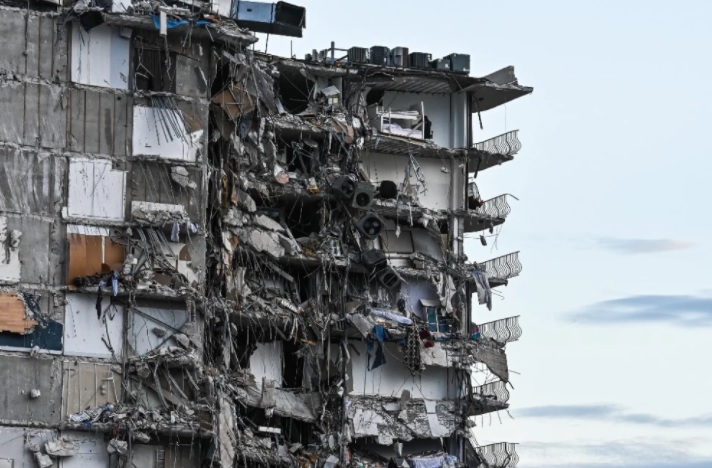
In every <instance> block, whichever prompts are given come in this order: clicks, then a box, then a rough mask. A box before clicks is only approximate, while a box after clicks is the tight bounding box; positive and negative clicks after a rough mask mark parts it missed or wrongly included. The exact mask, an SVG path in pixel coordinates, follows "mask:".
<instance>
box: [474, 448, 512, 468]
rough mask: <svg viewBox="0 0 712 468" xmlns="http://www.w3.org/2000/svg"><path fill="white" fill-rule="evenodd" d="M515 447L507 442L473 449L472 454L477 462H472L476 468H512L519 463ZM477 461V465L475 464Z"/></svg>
mask: <svg viewBox="0 0 712 468" xmlns="http://www.w3.org/2000/svg"><path fill="white" fill-rule="evenodd" d="M516 447H517V445H516V444H512V443H509V442H500V443H498V444H491V445H483V446H481V447H474V452H475V455H476V457H477V458H479V460H474V461H475V464H471V465H469V466H475V467H477V468H513V467H515V466H517V463H519V455H517V450H516ZM478 461H479V464H477V462H478Z"/></svg>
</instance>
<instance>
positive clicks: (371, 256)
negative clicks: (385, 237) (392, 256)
mask: <svg viewBox="0 0 712 468" xmlns="http://www.w3.org/2000/svg"><path fill="white" fill-rule="evenodd" d="M361 262H363V266H364V267H366V269H367V270H368V271H369V272H376V271H381V270H383V269H384V268H385V267H387V266H388V258H387V257H386V253H385V252H384V251H383V250H368V251H366V252H364V253H362V254H361Z"/></svg>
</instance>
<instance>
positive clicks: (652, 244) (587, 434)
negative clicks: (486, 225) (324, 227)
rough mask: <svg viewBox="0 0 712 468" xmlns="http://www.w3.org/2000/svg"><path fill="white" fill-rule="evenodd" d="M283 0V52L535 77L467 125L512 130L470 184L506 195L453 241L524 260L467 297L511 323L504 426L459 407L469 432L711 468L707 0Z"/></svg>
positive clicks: (590, 464)
mask: <svg viewBox="0 0 712 468" xmlns="http://www.w3.org/2000/svg"><path fill="white" fill-rule="evenodd" d="M295 3H298V4H301V5H304V6H306V7H307V30H306V31H305V37H304V38H303V39H295V40H294V52H295V54H297V55H298V56H299V57H303V54H304V53H306V52H309V51H310V50H311V49H313V48H316V49H322V48H326V47H327V46H328V45H329V43H330V41H332V40H334V41H336V44H337V47H343V48H348V47H350V46H354V45H358V46H364V47H369V46H371V45H377V44H379V45H388V46H408V47H410V50H412V51H413V50H418V51H429V52H432V53H433V56H442V55H446V54H448V53H451V52H461V53H469V54H471V56H472V69H473V72H472V74H473V75H477V76H482V75H486V74H488V73H491V72H493V71H495V70H498V69H500V68H502V67H504V66H507V65H514V66H515V68H516V72H517V75H518V77H519V81H520V83H522V84H525V85H529V86H533V87H534V88H535V90H534V94H533V95H531V96H527V97H525V98H523V99H520V100H518V101H514V102H512V103H510V104H509V105H507V106H506V109H505V108H500V109H495V110H493V111H489V112H486V113H485V114H483V120H484V126H485V129H484V131H480V130H479V129H477V133H476V134H477V138H478V139H486V138H488V137H491V136H494V135H497V134H499V133H502V132H504V131H506V130H512V129H520V138H521V140H522V143H523V148H522V150H521V151H520V153H519V155H518V156H517V157H516V159H515V160H514V161H513V162H510V163H507V164H505V165H503V166H501V167H498V168H493V169H490V170H487V171H484V172H483V173H481V174H480V176H479V178H478V185H479V188H480V192H481V193H482V195H483V196H484V197H486V198H488V197H490V196H496V195H499V194H501V193H512V194H514V195H516V196H517V197H518V198H519V200H520V201H514V200H511V201H510V202H511V203H512V208H513V211H512V214H511V215H510V217H509V219H508V221H507V222H506V223H505V225H504V226H503V228H502V230H501V233H500V235H499V238H498V240H497V247H498V248H497V249H496V250H493V249H492V244H493V242H490V246H488V247H482V246H481V245H480V244H479V241H476V240H472V241H470V242H469V243H468V246H467V253H468V255H469V256H470V258H472V259H475V260H486V259H489V258H492V257H495V256H498V255H502V254H505V253H508V252H510V251H514V250H521V256H520V258H521V260H522V263H523V265H524V270H523V272H522V275H521V276H520V277H519V278H516V279H514V280H512V281H511V282H510V285H509V286H508V287H506V288H503V289H502V290H501V292H502V294H503V298H502V299H499V298H496V299H495V301H494V307H493V310H492V311H491V312H489V311H487V310H486V309H485V308H482V307H479V308H478V309H477V314H478V315H477V321H479V322H487V321H490V320H494V319H498V318H503V317H507V316H510V315H521V323H522V327H523V329H524V336H523V337H522V339H521V340H520V341H519V342H517V343H513V344H511V345H510V346H509V349H508V353H509V359H510V367H511V368H512V370H514V371H516V372H517V374H514V375H513V378H512V380H513V384H514V387H515V389H514V390H513V391H512V392H511V393H512V398H511V400H510V403H511V410H510V413H511V416H512V417H513V418H514V419H512V418H510V417H509V416H508V415H507V414H506V413H500V414H499V415H490V416H485V417H484V418H481V419H478V420H477V423H478V425H479V426H480V427H478V428H477V430H476V435H477V439H478V441H479V442H480V443H482V444H486V443H492V442H497V441H510V442H519V443H520V444H521V445H520V446H519V450H518V451H519V453H520V457H521V462H520V464H519V466H521V467H523V468H543V467H567V468H608V467H630V468H633V467H636V468H643V467H646V468H677V467H686V468H689V467H694V468H698V467H699V468H701V467H712V402H711V401H710V395H712V377H710V363H709V359H710V357H712V340H711V339H710V336H711V334H712V283H711V282H710V279H712V273H710V271H709V269H710V267H711V266H712V247H711V244H710V237H712V220H710V218H709V214H708V213H710V212H711V211H712V210H710V207H709V204H710V202H711V201H712V180H710V179H711V178H712V151H711V150H712V143H711V138H710V137H709V136H708V135H709V133H710V132H709V129H708V126H709V125H710V123H711V122H712V91H711V89H712V88H711V87H710V86H709V84H708V83H709V81H710V78H711V77H712V60H710V56H711V55H710V49H712V27H710V18H712V2H705V1H682V2H669V1H668V2H662V1H638V0H635V1H633V0H629V1H626V2H621V1H613V0H598V1H595V2H594V1H588V2H583V1H576V2H573V1H564V0H560V1H541V0H536V1H534V0H531V1H498V2H493V1H489V2H483V1H461V2H457V1H446V0H442V1H439V2H425V1H409V2H405V1H378V2H377V1H372V0H364V1H360V2H333V1H332V2H326V1H322V0H302V1H296V0H295ZM264 46H265V43H264V39H263V40H261V41H260V43H259V46H258V47H260V48H262V50H264ZM289 47H290V45H289V39H286V38H275V37H270V39H269V52H272V53H277V54H284V55H288V54H289Z"/></svg>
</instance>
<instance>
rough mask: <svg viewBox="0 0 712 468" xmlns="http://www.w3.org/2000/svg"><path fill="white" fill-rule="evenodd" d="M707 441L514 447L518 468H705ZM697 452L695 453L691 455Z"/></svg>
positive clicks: (615, 442)
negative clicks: (518, 459)
mask: <svg viewBox="0 0 712 468" xmlns="http://www.w3.org/2000/svg"><path fill="white" fill-rule="evenodd" d="M708 444H709V440H706V441H703V442H702V444H695V443H694V442H693V441H687V440H657V441H655V442H653V441H645V440H641V439H630V440H616V441H606V442H598V443H595V442H594V443H591V442H580V443H576V442H570V443H566V442H558V441H557V442H538V441H530V442H526V441H523V442H522V443H521V444H519V445H518V448H517V452H518V454H519V457H520V460H521V463H520V464H519V466H521V467H522V468H559V467H561V468H564V467H565V468H614V467H615V468H708V467H710V466H712V464H711V462H712V458H710V457H709V456H704V455H702V453H700V451H699V450H700V449H701V450H702V452H706V453H709V450H708V449H707V446H708ZM695 452H697V453H695Z"/></svg>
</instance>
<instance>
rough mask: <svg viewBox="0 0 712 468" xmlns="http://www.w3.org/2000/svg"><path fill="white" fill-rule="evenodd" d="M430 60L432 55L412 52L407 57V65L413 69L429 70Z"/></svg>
mask: <svg viewBox="0 0 712 468" xmlns="http://www.w3.org/2000/svg"><path fill="white" fill-rule="evenodd" d="M432 59H433V56H432V54H426V53H424V52H412V53H411V54H410V55H409V56H408V63H409V64H410V66H411V67H413V68H429V67H430V61H431V60H432Z"/></svg>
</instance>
